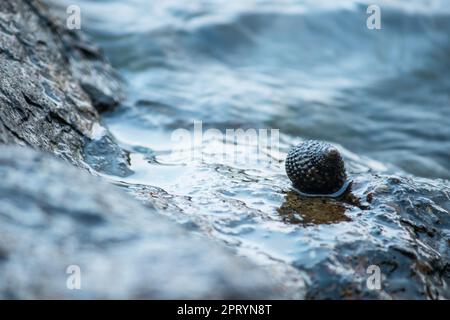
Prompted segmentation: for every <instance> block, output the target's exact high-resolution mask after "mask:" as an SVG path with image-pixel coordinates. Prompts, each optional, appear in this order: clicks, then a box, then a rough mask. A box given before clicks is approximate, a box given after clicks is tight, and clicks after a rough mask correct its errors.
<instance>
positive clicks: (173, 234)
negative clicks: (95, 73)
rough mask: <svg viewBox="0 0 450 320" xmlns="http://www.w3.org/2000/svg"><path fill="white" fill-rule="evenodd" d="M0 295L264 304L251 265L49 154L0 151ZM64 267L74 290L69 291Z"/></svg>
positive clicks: (264, 279) (274, 287)
mask: <svg viewBox="0 0 450 320" xmlns="http://www.w3.org/2000/svg"><path fill="white" fill-rule="evenodd" d="M0 179H1V181H2V183H1V184H0V235H1V237H0V277H1V279H2V281H0V298H3V299H5V298H6V299H11V298H12V299H17V298H19V299H20V298H32V299H33V298H58V299H60V298H61V299H63V298H208V299H209V298H274V297H280V296H281V290H280V288H281V287H280V286H279V285H278V284H276V283H274V282H273V281H271V280H269V277H268V276H267V274H265V273H264V272H262V271H260V270H258V269H257V268H255V266H253V265H252V264H250V263H248V262H247V261H245V260H243V259H240V258H238V257H234V256H232V255H231V254H230V253H229V252H226V251H225V250H223V249H221V248H219V247H218V246H217V245H213V244H211V243H208V242H205V241H204V240H202V239H200V237H197V236H194V235H190V234H188V233H187V232H186V230H183V229H182V228H181V227H180V226H177V225H176V224H175V223H173V222H171V221H169V220H167V219H166V218H164V217H161V216H159V215H157V214H155V212H154V211H155V210H154V209H152V208H150V207H147V208H146V207H144V206H142V205H141V204H139V203H138V202H137V201H135V200H133V199H132V198H130V197H129V196H127V195H126V194H124V193H123V192H122V191H120V190H118V189H116V187H114V186H112V185H109V184H106V183H104V182H101V181H99V180H98V179H96V178H94V177H92V176H89V175H88V174H86V173H82V172H79V170H78V169H75V168H73V167H70V166H68V165H66V164H64V163H63V162H61V161H57V160H55V159H53V158H51V157H50V156H47V155H43V154H41V153H37V152H35V151H31V150H30V149H28V148H21V147H5V146H3V147H0ZM71 265H75V266H78V267H79V268H80V269H81V282H80V284H81V290H69V289H68V288H67V286H66V282H67V279H68V277H69V276H70V274H67V273H66V271H67V268H68V267H69V266H71Z"/></svg>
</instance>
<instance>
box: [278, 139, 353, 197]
mask: <svg viewBox="0 0 450 320" xmlns="http://www.w3.org/2000/svg"><path fill="white" fill-rule="evenodd" d="M285 167H286V174H287V176H288V177H289V179H290V180H291V181H292V183H293V185H294V187H295V188H296V189H298V190H299V191H300V192H302V193H305V194H311V195H331V194H335V193H337V192H338V191H340V190H341V189H342V188H343V187H344V186H345V185H346V183H347V174H346V172H345V165H344V161H343V160H342V157H341V155H340V153H339V151H338V149H337V148H336V147H334V146H332V145H331V144H329V143H326V142H322V141H315V140H308V141H305V142H303V143H300V144H299V145H297V146H295V147H294V148H292V149H291V150H290V152H289V153H288V155H287V157H286V163H285Z"/></svg>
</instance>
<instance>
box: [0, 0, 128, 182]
mask: <svg viewBox="0 0 450 320" xmlns="http://www.w3.org/2000/svg"><path fill="white" fill-rule="evenodd" d="M121 99H122V93H121V89H120V83H119V81H118V80H117V78H116V77H115V75H114V72H113V70H112V68H111V67H110V65H109V64H108V63H107V61H106V60H105V59H104V58H103V57H102V55H101V53H100V52H99V51H98V49H96V48H95V46H92V45H90V44H89V43H88V42H86V40H85V39H84V38H83V36H82V33H80V31H73V32H72V31H69V30H68V29H67V28H65V26H64V25H62V20H61V21H60V20H58V19H56V18H54V17H53V16H51V15H50V13H49V11H48V9H47V7H46V6H45V5H44V4H42V2H41V1H39V0H2V1H0V143H17V144H21V145H29V146H32V147H33V148H38V149H42V150H45V151H49V152H52V153H54V154H56V155H58V156H60V157H62V158H64V159H66V160H68V161H70V162H71V163H73V164H75V165H77V166H85V163H84V160H85V156H84V151H83V149H84V147H85V146H86V144H87V143H89V142H92V141H93V140H94V139H95V136H94V133H93V131H94V128H95V127H98V126H100V124H99V114H98V110H107V109H111V108H113V107H114V106H115V105H117V104H118V103H119V102H120V100H121ZM97 109H98V110H97ZM105 136H106V137H108V136H109V138H108V139H106V140H107V141H108V143H107V144H108V145H107V146H105V148H107V149H110V153H111V154H113V155H114V156H111V157H105V159H104V161H105V162H112V165H111V167H113V168H116V167H119V170H117V174H118V175H126V174H128V173H129V170H127V169H128V168H127V160H126V155H125V154H124V153H123V152H122V151H121V150H119V149H118V148H116V147H115V143H114V141H113V139H112V138H111V137H110V134H109V133H108V132H107V131H106V133H105ZM104 145H105V143H104ZM109 171H111V169H110V170H109Z"/></svg>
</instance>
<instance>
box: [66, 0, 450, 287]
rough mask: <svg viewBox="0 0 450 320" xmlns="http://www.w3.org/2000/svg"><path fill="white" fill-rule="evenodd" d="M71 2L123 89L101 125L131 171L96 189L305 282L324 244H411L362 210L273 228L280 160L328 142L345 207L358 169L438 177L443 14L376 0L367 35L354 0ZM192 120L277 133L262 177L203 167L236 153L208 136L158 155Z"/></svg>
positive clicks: (446, 17)
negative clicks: (182, 153)
mask: <svg viewBox="0 0 450 320" xmlns="http://www.w3.org/2000/svg"><path fill="white" fill-rule="evenodd" d="M70 2H71V3H75V4H79V5H80V7H81V9H82V14H83V15H82V18H83V20H82V22H83V25H82V27H83V29H84V30H85V31H87V32H88V33H89V34H90V35H91V36H92V37H93V39H94V40H95V41H97V42H98V43H99V44H100V45H101V47H102V48H103V49H104V51H105V53H106V55H107V56H108V57H109V59H110V60H111V62H112V64H113V66H114V67H115V68H116V69H117V70H118V71H119V73H120V75H121V77H122V78H123V79H124V82H125V84H126V85H125V87H126V88H125V89H126V97H127V98H126V101H125V102H124V103H123V105H122V106H120V107H119V108H118V109H117V110H116V111H115V112H113V113H110V114H106V115H104V117H103V120H104V122H105V124H106V125H107V126H108V127H109V129H110V130H111V132H112V133H113V134H114V136H115V137H116V138H117V140H118V141H119V142H120V144H121V145H122V147H123V148H124V149H126V150H128V151H129V152H130V165H131V169H132V170H133V171H134V173H133V174H132V175H131V176H128V177H126V178H123V177H109V178H111V179H113V180H114V181H115V182H116V183H119V184H121V185H123V186H125V187H127V188H129V189H130V190H131V191H133V193H134V194H135V195H136V196H137V197H138V198H140V199H141V200H142V201H144V202H147V201H148V202H151V203H153V204H156V205H157V206H158V207H159V208H161V209H163V210H162V211H161V212H162V213H163V214H167V215H169V216H171V217H172V218H174V219H175V220H177V221H178V222H180V223H183V224H185V225H186V226H187V227H188V228H191V229H193V230H200V231H201V232H202V233H204V234H207V235H209V236H211V237H212V238H214V239H219V240H221V241H223V242H225V243H226V244H228V245H229V246H230V247H231V248H235V249H236V251H237V253H238V254H241V255H244V256H248V257H251V258H252V259H253V260H255V261H258V262H259V263H261V264H263V265H267V264H268V265H271V264H277V263H278V262H280V261H281V262H283V263H284V264H283V266H284V267H285V268H288V269H289V268H291V266H292V265H296V267H297V268H299V269H302V268H306V269H307V268H308V266H312V265H315V264H317V263H318V261H321V260H324V259H327V258H329V255H330V252H332V250H333V249H334V248H335V247H336V245H337V240H336V239H337V238H340V241H341V242H348V243H352V242H353V241H358V240H359V239H362V238H364V239H372V241H373V243H379V244H380V246H383V245H385V242H383V241H385V240H387V239H394V238H397V239H398V241H399V245H400V246H401V243H402V242H401V241H403V240H404V241H406V240H405V239H407V241H413V240H411V239H410V238H409V237H411V236H410V235H408V234H404V233H402V232H403V231H401V230H399V229H396V228H395V227H393V228H389V227H380V225H378V224H377V223H375V222H374V220H372V219H374V217H376V215H377V212H376V210H375V211H373V213H372V214H371V215H369V214H367V215H365V218H364V219H362V220H361V219H359V221H352V220H353V219H354V218H356V217H358V216H360V215H361V212H362V211H361V208H358V207H356V206H348V205H346V206H344V207H342V212H341V213H342V214H344V213H345V215H344V216H345V217H347V218H346V219H343V220H342V221H343V222H340V223H337V224H335V223H334V222H335V221H325V222H328V223H325V224H322V223H318V224H317V225H314V226H309V227H299V226H298V224H296V223H294V222H292V221H293V220H292V217H290V218H289V219H288V220H289V221H288V222H289V223H286V219H285V218H284V217H283V216H280V208H283V206H284V205H286V203H289V200H287V199H288V198H289V193H287V191H286V190H288V189H289V185H290V184H289V181H288V180H287V178H286V176H285V174H284V167H283V165H284V164H283V162H282V161H283V160H284V157H285V155H286V152H287V150H288V149H289V147H290V146H291V145H293V144H294V143H296V142H298V141H301V140H302V139H309V138H312V139H321V140H326V141H330V142H332V143H335V144H337V145H338V146H339V147H340V148H341V150H342V151H343V153H344V156H345V157H346V159H347V165H348V167H347V169H348V171H349V173H350V175H352V176H354V177H355V179H356V181H357V183H356V190H358V189H359V192H360V194H363V193H364V192H365V191H364V190H367V188H368V187H367V185H366V186H364V183H360V184H358V176H357V175H358V173H361V172H366V171H368V170H369V171H371V172H374V173H383V172H389V173H399V174H401V175H411V176H413V177H426V178H445V179H449V178H450V2H449V1H414V2H413V3H412V2H410V1H383V2H378V4H379V5H380V7H381V26H382V29H381V30H369V29H368V28H367V26H366V19H367V17H368V15H367V14H366V8H367V6H368V4H369V3H364V2H358V1H333V2H331V1H295V0H292V1H291V0H284V1H257V0H250V1H237V0H236V1H234V0H233V1H230V0H216V1H206V0H204V1H200V0H198V1H183V0H170V1H169V0H165V1H148V0H126V1H125V0H103V1H87V0H76V1H74V0H71V1H70ZM371 3H372V2H370V4H371ZM196 120H197V121H202V123H203V127H204V128H205V129H207V128H216V129H219V130H222V131H224V130H225V129H236V128H256V129H259V128H272V129H273V128H274V129H279V130H280V146H279V150H278V152H275V153H271V154H270V157H271V159H272V160H273V163H272V165H271V166H270V167H267V166H265V165H264V164H261V163H259V162H257V161H256V162H252V161H250V162H246V161H230V160H229V159H223V158H220V157H217V152H216V151H217V150H219V149H220V150H223V148H225V149H226V150H228V149H229V148H231V149H232V151H230V152H234V150H235V149H233V148H234V147H235V146H234V144H233V143H231V144H230V143H228V142H226V141H225V142H224V141H216V140H214V139H212V140H208V141H204V143H203V145H202V148H203V149H202V150H203V151H204V157H203V159H202V160H201V161H194V160H193V159H189V158H183V157H178V158H177V157H173V154H172V153H171V151H172V149H171V147H172V141H171V135H172V133H173V131H174V130H176V129H178V128H186V129H189V130H191V129H192V128H193V122H194V121H196ZM237 147H239V144H238V146H237ZM242 147H245V148H248V146H242ZM247 150H248V149H247ZM227 152H228V151H227ZM269 153H270V152H269ZM237 154H238V156H237V157H238V160H242V159H241V156H242V154H243V153H242V152H240V151H239V152H237ZM444 183H446V184H447V185H448V183H447V182H444ZM371 187H373V186H371ZM379 187H380V188H384V187H385V186H379ZM386 188H387V187H386ZM331 205H332V207H333V209H332V211H333V210H334V211H336V210H337V211H339V212H340V210H341V208H340V207H334V206H335V205H334V204H331ZM380 208H381V207H380ZM324 210H331V209H330V208H329V207H325V209H324ZM383 210H384V209H383ZM303 219H305V217H303ZM294 220H295V217H294ZM300 221H301V219H300ZM337 221H340V219H337ZM381 229H383V232H384V233H383V234H384V236H385V238H383V237H381V236H380V230H381ZM402 239H403V240H402ZM392 241H394V240H392ZM394 242H395V241H394ZM285 271H286V270H284V269H283V271H281V272H280V273H285V274H289V272H285ZM292 276H293V277H297V276H299V275H298V274H296V273H295V272H294V273H292ZM300 278H301V279H303V280H305V279H306V280H305V281H307V277H306V278H305V277H303V276H302V277H300Z"/></svg>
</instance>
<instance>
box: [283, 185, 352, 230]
mask: <svg viewBox="0 0 450 320" xmlns="http://www.w3.org/2000/svg"><path fill="white" fill-rule="evenodd" d="M277 211H278V213H279V214H280V215H281V217H282V218H283V221H284V222H287V223H294V224H304V225H308V224H328V223H338V222H340V221H350V218H349V217H347V216H346V215H345V211H346V205H345V203H343V202H341V201H339V200H336V199H327V198H305V197H301V196H300V195H298V194H297V193H296V192H295V191H289V192H288V193H287V194H286V198H285V200H284V202H283V204H282V205H281V207H280V208H279V209H278V210H277Z"/></svg>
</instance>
